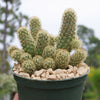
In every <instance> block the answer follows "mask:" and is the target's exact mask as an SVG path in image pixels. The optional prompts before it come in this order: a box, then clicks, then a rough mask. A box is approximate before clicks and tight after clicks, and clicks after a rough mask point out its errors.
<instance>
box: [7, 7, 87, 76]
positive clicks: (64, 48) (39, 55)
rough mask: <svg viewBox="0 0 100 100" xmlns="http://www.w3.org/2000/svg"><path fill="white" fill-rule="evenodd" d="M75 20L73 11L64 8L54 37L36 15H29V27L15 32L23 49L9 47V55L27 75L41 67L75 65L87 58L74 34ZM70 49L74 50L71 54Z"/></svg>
mask: <svg viewBox="0 0 100 100" xmlns="http://www.w3.org/2000/svg"><path fill="white" fill-rule="evenodd" d="M76 21H77V17H76V13H75V11H74V10H73V9H67V10H65V12H64V15H63V18H62V24H61V29H60V32H59V35H58V36H56V37H54V36H52V35H50V34H49V33H48V32H47V31H45V30H43V29H42V28H41V23H40V20H39V18H37V17H32V18H30V21H29V26H30V30H28V29H27V28H26V27H20V28H19V29H18V31H17V33H18V37H19V40H20V42H21V46H22V48H23V50H20V49H19V48H17V47H16V46H10V47H9V48H8V54H9V55H10V56H11V57H12V58H13V59H14V60H15V61H17V62H18V63H20V64H21V66H22V68H23V70H24V71H25V72H27V73H29V74H30V75H31V74H32V73H34V71H35V70H40V69H42V68H44V69H48V68H52V69H56V68H61V69H66V68H67V67H68V65H72V66H78V65H79V64H80V63H81V62H84V61H85V60H86V57H87V53H86V51H85V50H84V49H82V42H81V41H80V40H79V38H78V36H77V30H76V29H77V27H76ZM72 50H74V51H75V52H74V53H73V54H72V55H70V52H71V51H72Z"/></svg>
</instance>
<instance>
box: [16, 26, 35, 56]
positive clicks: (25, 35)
mask: <svg viewBox="0 0 100 100" xmlns="http://www.w3.org/2000/svg"><path fill="white" fill-rule="evenodd" d="M17 32H18V36H19V39H20V42H21V45H22V47H23V49H24V51H25V52H27V53H29V54H31V55H32V56H34V55H35V41H34V39H33V38H32V36H31V34H30V33H29V31H28V29H27V28H26V27H20V28H19V29H18V31H17Z"/></svg>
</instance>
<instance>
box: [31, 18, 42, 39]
mask: <svg viewBox="0 0 100 100" xmlns="http://www.w3.org/2000/svg"><path fill="white" fill-rule="evenodd" d="M29 25H30V32H31V35H32V37H33V38H34V39H35V40H36V36H37V33H38V32H39V30H41V23H40V20H39V18H38V17H32V18H30V21H29Z"/></svg>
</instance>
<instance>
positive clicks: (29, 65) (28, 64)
mask: <svg viewBox="0 0 100 100" xmlns="http://www.w3.org/2000/svg"><path fill="white" fill-rule="evenodd" d="M22 68H23V70H24V71H25V72H26V73H29V74H30V75H32V74H33V73H34V71H35V70H36V67H35V64H34V62H33V61H32V60H25V61H24V62H23V63H22Z"/></svg>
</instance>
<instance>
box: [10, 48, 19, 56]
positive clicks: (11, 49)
mask: <svg viewBox="0 0 100 100" xmlns="http://www.w3.org/2000/svg"><path fill="white" fill-rule="evenodd" d="M14 50H19V49H18V48H17V47H16V46H10V47H9V48H8V54H9V55H10V56H11V53H12V52H13V51H14Z"/></svg>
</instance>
